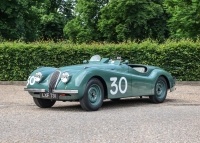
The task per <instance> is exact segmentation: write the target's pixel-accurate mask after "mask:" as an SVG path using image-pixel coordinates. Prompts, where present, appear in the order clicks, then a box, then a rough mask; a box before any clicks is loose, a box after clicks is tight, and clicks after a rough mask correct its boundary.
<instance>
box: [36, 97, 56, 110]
mask: <svg viewBox="0 0 200 143" xmlns="http://www.w3.org/2000/svg"><path fill="white" fill-rule="evenodd" d="M33 100H34V102H35V104H36V105H37V106H38V107H40V108H50V107H52V106H53V105H54V104H55V103H56V100H48V99H41V98H35V97H33Z"/></svg>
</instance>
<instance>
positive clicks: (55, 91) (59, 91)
mask: <svg viewBox="0 0 200 143" xmlns="http://www.w3.org/2000/svg"><path fill="white" fill-rule="evenodd" d="M53 93H66V94H67V93H68V94H70V93H71V94H72V93H78V90H53Z"/></svg>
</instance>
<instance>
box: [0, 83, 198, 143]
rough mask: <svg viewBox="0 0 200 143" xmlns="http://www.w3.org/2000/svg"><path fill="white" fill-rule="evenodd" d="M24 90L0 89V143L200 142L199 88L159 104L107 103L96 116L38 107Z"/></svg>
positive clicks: (63, 105) (75, 107) (74, 106)
mask: <svg viewBox="0 0 200 143" xmlns="http://www.w3.org/2000/svg"><path fill="white" fill-rule="evenodd" d="M23 89H24V86H17V85H0V123H1V124H0V142H1V143H12V142H19V143H21V142H26V143H27V142H29V143H31V142H32V143H36V142H40V143H41V142H42V143H50V142H51V143H53V142H59V143H71V142H72V143H73V142H75V143H98V142H101V143H102V142H105V143H130V142H139V143H142V142H145V143H146V142H148V143H149V142H150V143H151V142H152V143H155V142H159V143H160V142H162V143H163V142H166V143H169V142H172V143H175V142H180V143H183V142H185V143H189V142H191V143H198V142H200V86H199V85H181V84H179V85H177V89H176V91H174V92H172V93H168V96H167V99H166V100H165V102H164V103H162V104H152V103H150V102H149V100H148V98H143V99H139V98H130V99H123V100H120V101H117V102H112V101H110V100H106V101H104V103H103V106H102V108H100V110H99V111H96V112H86V111H84V110H82V108H81V106H80V104H79V103H77V102H56V104H55V105H54V106H53V108H49V109H41V108H38V107H37V106H36V105H35V104H34V103H33V100H32V97H31V96H30V95H29V94H28V93H27V92H24V91H23Z"/></svg>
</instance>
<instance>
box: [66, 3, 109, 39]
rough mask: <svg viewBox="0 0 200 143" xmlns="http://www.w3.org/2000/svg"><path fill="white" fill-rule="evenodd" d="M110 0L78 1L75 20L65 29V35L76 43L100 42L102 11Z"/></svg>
mask: <svg viewBox="0 0 200 143" xmlns="http://www.w3.org/2000/svg"><path fill="white" fill-rule="evenodd" d="M107 3H108V0H87V1H86V0H78V1H77V5H76V7H75V16H76V18H75V19H72V20H71V21H69V22H68V23H67V24H66V25H65V27H64V34H65V36H66V37H68V38H69V39H70V40H72V41H74V42H91V41H100V40H101V37H102V36H101V34H100V31H99V30H98V27H97V23H98V20H99V17H100V9H101V8H102V7H104V6H105V5H106V4H107Z"/></svg>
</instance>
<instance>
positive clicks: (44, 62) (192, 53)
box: [0, 40, 200, 81]
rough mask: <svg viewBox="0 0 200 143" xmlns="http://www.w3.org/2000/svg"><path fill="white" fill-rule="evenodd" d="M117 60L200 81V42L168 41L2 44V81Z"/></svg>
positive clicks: (0, 56)
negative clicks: (102, 59)
mask: <svg viewBox="0 0 200 143" xmlns="http://www.w3.org/2000/svg"><path fill="white" fill-rule="evenodd" d="M95 54H99V55H101V56H102V57H109V58H115V57H116V56H119V55H120V56H121V57H122V58H123V60H126V59H128V60H129V62H130V63H140V64H146V65H154V66H159V67H161V68H163V69H165V70H167V71H169V72H170V73H171V74H172V75H173V76H176V77H177V79H178V80H183V81H199V80H200V74H199V73H200V64H199V63H200V59H199V55H200V42H199V41H197V42H193V41H190V40H181V41H179V42H176V41H166V42H165V43H164V44H158V43H157V42H155V41H150V40H146V41H143V42H141V43H136V42H127V43H119V44H112V43H111V44H107V43H104V44H102V43H92V44H90V45H87V44H80V45H76V44H71V43H65V42H59V43H53V42H45V43H44V42H41V43H37V42H35V43H28V44H25V43H16V42H4V43H0V81H23V80H26V79H27V78H28V76H29V74H30V73H31V72H32V71H33V70H34V69H36V68H37V67H39V66H52V67H61V66H66V65H74V64H80V63H82V61H83V60H86V59H87V60H89V59H90V57H91V56H92V55H95Z"/></svg>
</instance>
